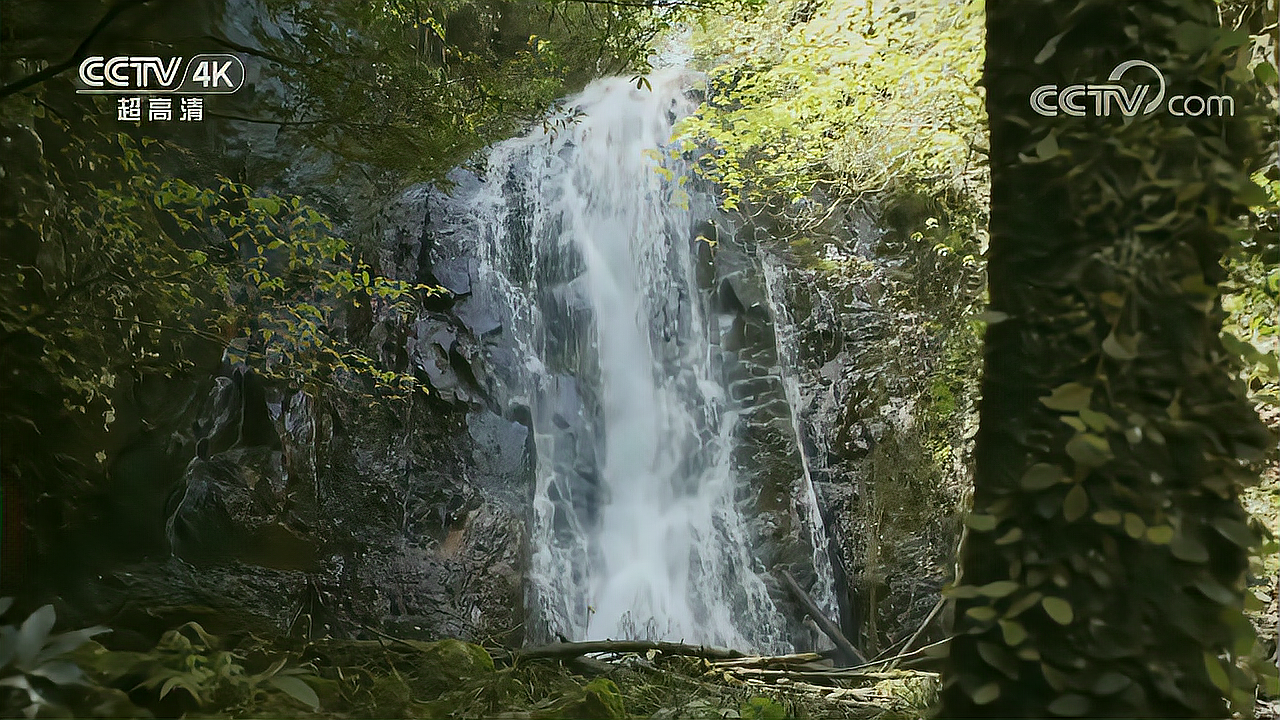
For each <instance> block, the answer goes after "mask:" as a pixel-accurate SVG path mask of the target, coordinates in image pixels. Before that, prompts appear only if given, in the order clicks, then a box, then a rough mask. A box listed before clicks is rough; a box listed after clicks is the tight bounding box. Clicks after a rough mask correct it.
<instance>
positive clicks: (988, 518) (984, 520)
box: [964, 513, 999, 532]
mask: <svg viewBox="0 0 1280 720" xmlns="http://www.w3.org/2000/svg"><path fill="white" fill-rule="evenodd" d="M998 522H999V521H998V520H997V518H996V516H995V515H982V514H976V513H970V514H969V516H968V517H966V518H965V519H964V524H965V525H968V526H969V527H971V528H973V529H974V530H977V531H978V532H988V531H991V530H995V529H996V524H997V523H998Z"/></svg>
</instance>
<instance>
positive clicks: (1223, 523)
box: [1213, 517, 1258, 550]
mask: <svg viewBox="0 0 1280 720" xmlns="http://www.w3.org/2000/svg"><path fill="white" fill-rule="evenodd" d="M1213 529H1214V530H1217V531H1218V532H1219V533H1220V534H1221V535H1222V536H1223V537H1225V538H1226V539H1228V540H1230V541H1231V542H1233V543H1235V544H1236V545H1239V546H1240V547H1242V548H1244V549H1246V550H1247V549H1249V548H1251V547H1253V546H1254V545H1256V544H1257V542H1258V537H1257V535H1255V534H1254V532H1253V531H1252V530H1250V529H1249V526H1248V525H1245V524H1244V523H1242V522H1240V521H1239V520H1233V519H1231V518H1225V517H1218V518H1214V519H1213Z"/></svg>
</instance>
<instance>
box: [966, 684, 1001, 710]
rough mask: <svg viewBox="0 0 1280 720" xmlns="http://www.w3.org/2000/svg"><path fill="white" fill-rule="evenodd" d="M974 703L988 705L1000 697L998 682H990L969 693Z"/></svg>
mask: <svg viewBox="0 0 1280 720" xmlns="http://www.w3.org/2000/svg"><path fill="white" fill-rule="evenodd" d="M969 697H970V699H972V700H973V704H974V705H989V704H991V703H993V702H995V701H996V700H997V699H999V697H1000V683H995V682H990V683H987V684H986V685H983V686H982V687H980V688H978V689H977V690H974V691H973V693H972V694H970V695H969Z"/></svg>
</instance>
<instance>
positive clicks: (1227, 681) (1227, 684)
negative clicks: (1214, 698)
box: [1204, 652, 1231, 693]
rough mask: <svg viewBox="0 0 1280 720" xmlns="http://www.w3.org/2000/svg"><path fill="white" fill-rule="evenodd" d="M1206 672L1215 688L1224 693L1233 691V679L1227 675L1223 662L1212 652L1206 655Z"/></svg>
mask: <svg viewBox="0 0 1280 720" xmlns="http://www.w3.org/2000/svg"><path fill="white" fill-rule="evenodd" d="M1204 670H1205V672H1206V673H1208V675H1209V681H1210V682H1212V683H1213V685H1214V687H1216V688H1218V689H1219V690H1221V691H1222V692H1224V693H1226V692H1230V691H1231V677H1230V676H1228V675H1227V671H1226V669H1225V668H1223V667H1222V661H1221V660H1219V659H1218V656H1217V655H1215V654H1213V653H1211V652H1207V653H1205V654H1204Z"/></svg>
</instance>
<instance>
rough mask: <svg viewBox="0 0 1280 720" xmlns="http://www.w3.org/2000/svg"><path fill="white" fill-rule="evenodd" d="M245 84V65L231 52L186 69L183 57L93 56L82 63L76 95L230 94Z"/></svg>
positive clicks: (194, 61) (191, 63) (208, 55)
mask: <svg viewBox="0 0 1280 720" xmlns="http://www.w3.org/2000/svg"><path fill="white" fill-rule="evenodd" d="M184 68H185V69H184ZM180 71H181V72H180ZM243 85H244V63H243V62H242V61H241V60H240V58H238V57H236V56H235V55H231V54H229V53H205V54H202V55H196V56H195V57H193V58H191V59H190V60H188V61H187V62H186V64H185V66H184V65H183V58H180V57H171V58H159V57H146V56H142V57H139V56H131V55H120V56H116V57H112V58H105V57H102V56H100V55H94V56H93V57H88V58H85V59H84V62H82V63H80V77H79V78H78V82H77V83H76V92H78V93H85V94H99V95H167V94H172V95H229V94H231V93H233V92H235V91H237V90H239V89H240V88H241V87H242V86H243Z"/></svg>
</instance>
